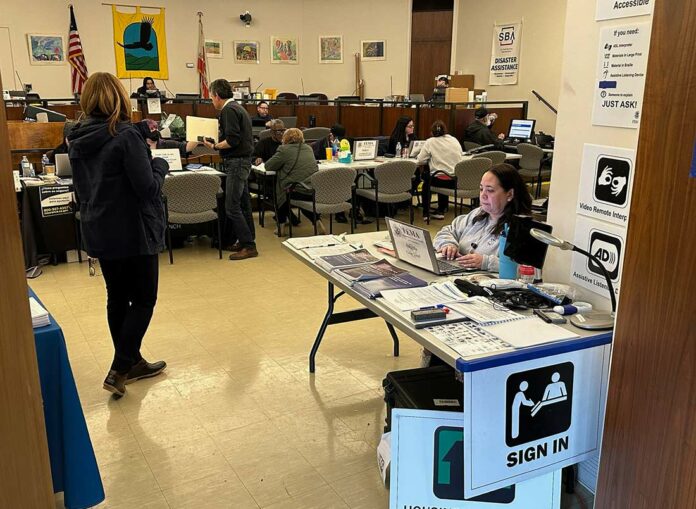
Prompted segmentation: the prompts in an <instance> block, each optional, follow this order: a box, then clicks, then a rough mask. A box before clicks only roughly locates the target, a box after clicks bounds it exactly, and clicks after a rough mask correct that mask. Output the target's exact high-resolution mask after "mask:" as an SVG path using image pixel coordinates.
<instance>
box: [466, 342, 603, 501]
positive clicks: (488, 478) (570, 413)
mask: <svg viewBox="0 0 696 509" xmlns="http://www.w3.org/2000/svg"><path fill="white" fill-rule="evenodd" d="M549 348H553V346H549ZM609 357H610V345H601V346H596V347H592V348H586V349H583V350H578V351H575V352H567V353H563V354H558V355H550V356H548V357H542V358H539V359H533V360H529V361H524V362H516V363H511V364H506V365H502V366H496V367H492V368H487V369H480V370H477V371H470V372H467V371H465V372H464V416H465V419H464V423H463V427H464V495H465V496H466V497H474V496H478V495H481V494H483V493H489V492H492V491H493V490H497V489H501V488H504V487H506V486H510V485H511V484H516V485H517V488H518V489H519V487H520V486H522V485H523V481H526V480H528V479H533V478H536V477H537V476H540V475H544V474H548V473H549V472H553V471H555V470H557V469H560V468H563V467H565V466H567V465H571V464H574V463H577V462H579V461H583V460H584V459H587V458H589V457H591V456H593V455H594V454H596V452H597V451H598V450H599V446H600V443H601V435H602V422H603V417H604V407H605V399H604V398H605V394H606V383H607V373H608V369H609ZM530 507H535V508H536V507H537V506H535V505H532V506H530Z"/></svg>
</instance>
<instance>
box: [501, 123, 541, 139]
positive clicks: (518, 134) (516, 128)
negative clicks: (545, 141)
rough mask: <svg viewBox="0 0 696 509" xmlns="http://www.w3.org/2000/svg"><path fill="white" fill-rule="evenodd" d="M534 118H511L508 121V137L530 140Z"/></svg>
mask: <svg viewBox="0 0 696 509" xmlns="http://www.w3.org/2000/svg"><path fill="white" fill-rule="evenodd" d="M535 123H536V120H532V119H526V120H521V119H513V120H511V121H510V133H509V134H508V138H510V139H511V140H531V139H532V134H533V133H534V124H535Z"/></svg>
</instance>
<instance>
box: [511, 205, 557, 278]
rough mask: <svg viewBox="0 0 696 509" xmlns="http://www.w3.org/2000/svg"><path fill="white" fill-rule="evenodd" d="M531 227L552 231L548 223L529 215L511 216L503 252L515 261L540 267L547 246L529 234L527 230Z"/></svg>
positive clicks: (542, 264) (544, 257) (542, 263)
mask: <svg viewBox="0 0 696 509" xmlns="http://www.w3.org/2000/svg"><path fill="white" fill-rule="evenodd" d="M532 228H537V229H539V230H543V231H545V232H548V233H551V232H552V231H553V226H551V225H550V224H546V223H542V222H539V221H535V220H534V219H532V218H531V217H530V216H518V215H515V216H512V218H511V220H510V226H509V230H508V234H507V239H506V242H505V251H504V252H505V255H506V256H509V257H510V258H511V259H512V260H514V261H516V262H517V263H520V264H522V265H531V266H532V267H536V268H537V269H541V268H543V266H544V260H545V259H546V251H547V250H548V247H549V246H548V245H546V244H544V243H543V242H541V241H538V240H537V239H535V238H534V237H532V236H531V235H530V233H529V230H530V229H532Z"/></svg>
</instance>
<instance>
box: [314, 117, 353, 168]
mask: <svg viewBox="0 0 696 509" xmlns="http://www.w3.org/2000/svg"><path fill="white" fill-rule="evenodd" d="M345 137H346V128H345V127H343V126H342V125H341V124H334V125H332V126H331V129H330V130H329V135H328V136H327V137H326V138H322V139H321V140H317V141H315V142H314V143H313V144H312V148H313V149H314V157H315V158H316V160H317V161H324V160H326V149H327V148H331V145H333V143H334V141H338V142H339V143H340V141H341V140H342V139H343V138H345Z"/></svg>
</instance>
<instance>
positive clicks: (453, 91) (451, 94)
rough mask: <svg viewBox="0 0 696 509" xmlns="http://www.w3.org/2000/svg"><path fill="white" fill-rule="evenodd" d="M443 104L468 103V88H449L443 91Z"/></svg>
mask: <svg viewBox="0 0 696 509" xmlns="http://www.w3.org/2000/svg"><path fill="white" fill-rule="evenodd" d="M445 102H448V103H465V102H469V89H468V88H455V87H449V88H447V89H445Z"/></svg>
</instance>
